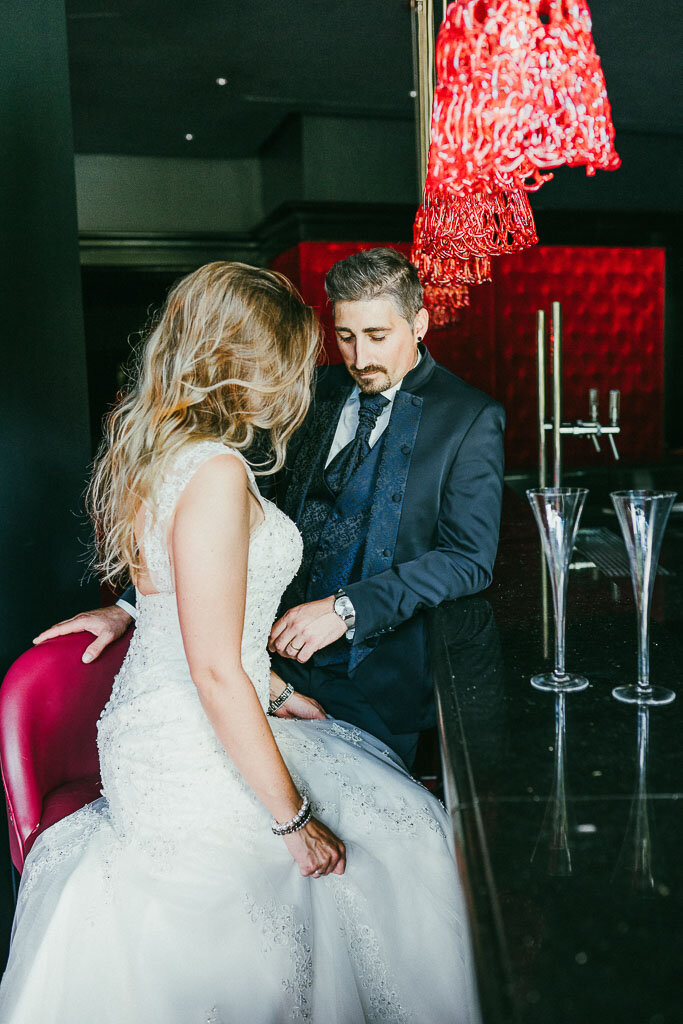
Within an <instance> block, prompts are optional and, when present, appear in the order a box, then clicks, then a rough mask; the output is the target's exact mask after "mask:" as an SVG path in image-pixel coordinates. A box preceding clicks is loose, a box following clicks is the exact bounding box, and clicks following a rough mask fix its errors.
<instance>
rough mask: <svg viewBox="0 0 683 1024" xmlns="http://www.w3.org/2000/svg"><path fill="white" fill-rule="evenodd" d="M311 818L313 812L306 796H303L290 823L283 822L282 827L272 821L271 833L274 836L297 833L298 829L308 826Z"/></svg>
mask: <svg viewBox="0 0 683 1024" xmlns="http://www.w3.org/2000/svg"><path fill="white" fill-rule="evenodd" d="M312 817H313V810H312V808H311V801H310V800H309V799H308V797H307V796H306V795H304V799H303V802H302V804H301V807H300V808H299V810H298V811H297V812H296V814H295V815H294V817H293V818H291V819H290V821H285V822H284V823H283V824H282V825H279V824H278V823H277V821H275V819H273V825H272V833H273V835H274V836H288V835H290V834H291V833H292V832H298V831H299V829H302V828H303V827H304V826H305V825H308V823H309V821H310V820H311V818H312Z"/></svg>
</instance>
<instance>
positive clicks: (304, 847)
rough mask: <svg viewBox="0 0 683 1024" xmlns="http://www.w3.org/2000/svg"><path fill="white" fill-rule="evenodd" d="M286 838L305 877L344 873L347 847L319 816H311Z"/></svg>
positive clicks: (287, 844) (285, 840) (286, 842)
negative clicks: (301, 826)
mask: <svg viewBox="0 0 683 1024" xmlns="http://www.w3.org/2000/svg"><path fill="white" fill-rule="evenodd" d="M282 838H283V839H284V842H285V845H286V847H287V849H288V850H289V852H290V853H291V855H292V857H293V858H294V860H295V861H296V862H297V864H298V865H299V871H300V872H301V874H302V875H303V876H304V878H306V877H310V876H313V878H320V877H321V876H322V875H330V874H334V875H343V874H344V870H345V868H346V847H345V846H344V844H343V843H342V841H341V839H337V837H336V836H335V834H334V832H331V831H330V830H329V828H328V827H327V825H323V823H322V822H321V821H318V819H317V818H311V820H310V821H309V823H308V824H307V825H304V827H303V828H300V829H299V831H298V832H291V833H290V834H289V835H288V836H283V837H282Z"/></svg>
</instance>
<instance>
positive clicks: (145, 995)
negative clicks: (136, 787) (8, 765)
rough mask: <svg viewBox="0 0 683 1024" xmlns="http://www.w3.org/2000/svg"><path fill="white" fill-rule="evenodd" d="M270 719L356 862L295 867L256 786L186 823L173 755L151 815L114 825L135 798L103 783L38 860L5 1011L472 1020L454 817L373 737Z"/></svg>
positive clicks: (230, 775) (25, 890) (154, 1023)
mask: <svg viewBox="0 0 683 1024" xmlns="http://www.w3.org/2000/svg"><path fill="white" fill-rule="evenodd" d="M272 724H273V730H274V733H275V736H276V739H277V741H278V745H279V746H280V749H281V750H282V753H283V756H284V758H285V760H286V762H287V764H288V766H289V768H290V771H291V772H292V775H293V777H294V779H295V781H296V782H297V783H298V784H299V785H301V786H302V787H303V788H305V790H306V791H307V792H308V793H309V794H310V796H311V799H312V801H313V804H314V807H315V810H316V814H317V816H318V817H319V818H320V819H321V820H322V821H324V822H325V823H326V824H327V825H328V826H329V827H330V828H332V829H333V831H335V832H336V833H337V834H338V835H339V836H340V837H341V838H342V839H343V840H344V842H345V843H346V847H347V856H348V861H347V869H346V872H345V874H344V875H343V876H336V875H331V876H327V877H323V878H319V879H313V878H303V877H302V876H301V875H300V873H299V869H298V867H297V865H296V864H295V863H294V862H293V860H292V858H291V856H290V854H289V852H288V851H287V849H286V847H285V845H284V843H283V842H282V840H280V839H278V838H276V837H275V836H273V835H272V833H271V832H270V828H269V818H268V815H267V813H265V811H264V810H263V809H262V808H261V807H260V805H258V803H257V802H256V801H254V800H251V798H248V802H249V806H250V807H251V808H252V810H253V814H251V815H250V814H244V813H241V812H240V811H239V808H238V804H239V800H236V802H235V805H234V806H235V808H237V810H236V812H235V813H234V814H232V813H231V811H232V810H233V806H232V805H231V804H229V805H228V806H225V807H224V808H223V811H222V812H221V811H220V809H219V808H217V806H216V802H215V800H213V799H207V800H206V801H205V802H204V803H203V802H202V801H201V800H198V799H197V796H196V794H197V793H199V792H201V790H200V789H199V788H197V789H196V790H195V791H194V800H195V803H196V804H197V805H198V806H196V807H195V812H196V818H195V821H194V822H193V823H192V827H191V828H189V827H188V821H187V807H185V808H184V809H183V816H184V817H183V822H184V825H183V829H182V830H179V829H178V828H176V827H175V825H176V823H175V822H174V821H173V820H172V819H173V817H174V812H173V806H174V804H173V793H174V780H173V771H171V770H167V773H166V776H165V778H167V784H168V792H167V793H166V798H165V799H164V800H163V801H162V802H161V804H160V806H161V811H160V813H159V816H158V819H157V820H156V821H155V822H154V823H153V824H152V825H150V823H149V819H147V827H146V828H144V829H141V830H138V829H136V828H135V827H134V826H133V825H131V824H130V822H131V821H133V822H134V821H135V819H134V818H132V819H126V822H125V823H124V825H122V822H121V817H120V814H119V813H118V806H119V803H120V801H122V800H124V798H125V793H124V794H123V795H122V793H121V792H117V793H116V799H115V800H112V801H111V802H110V801H108V800H107V799H106V798H105V797H102V798H101V799H99V800H97V801H95V802H94V803H92V804H89V805H88V806H86V807H84V808H82V809H81V810H80V811H77V812H75V813H74V814H72V815H70V816H69V817H68V818H65V819H63V820H62V821H60V822H58V823H57V824H55V825H53V826H52V827H51V828H49V829H48V830H47V831H46V832H45V833H44V834H43V835H42V836H41V837H40V838H39V839H38V840H37V842H36V844H35V846H34V848H33V849H32V850H31V852H30V854H29V856H28V858H27V862H26V867H25V870H24V874H23V876H22V883H21V888H20V891H19V901H18V907H17V913H16V917H15V923H14V929H13V937H12V947H11V953H10V959H9V963H8V967H7V970H6V972H5V976H4V978H3V981H2V985H1V986H0V1022H1V1024H283V1022H285V1021H310V1022H313V1024H362V1022H390V1024H402V1022H408V1021H414V1022H415V1024H475V1022H476V1021H478V1019H479V1017H478V1011H477V1007H476V995H475V987H474V979H473V970H472V957H471V951H470V945H469V939H468V930H467V924H466V917H465V906H464V900H463V895H462V888H461V884H460V881H459V877H458V873H457V869H456V865H455V861H454V858H453V855H452V851H451V846H450V841H449V838H448V837H449V822H448V818H447V815H446V812H445V811H444V810H443V808H442V807H441V805H440V804H439V802H438V801H437V800H435V799H434V798H433V797H432V796H431V795H430V794H429V793H427V791H426V790H425V789H424V788H423V787H422V786H420V785H419V783H417V782H415V781H414V780H413V779H411V778H410V776H409V775H408V773H407V772H406V771H405V770H404V769H403V767H402V766H401V764H400V763H399V762H397V760H396V759H395V757H394V756H393V755H392V754H391V753H390V752H389V751H386V750H384V749H383V747H382V745H381V744H380V743H379V742H378V741H377V740H375V739H374V738H373V737H371V736H369V735H368V734H367V733H364V732H362V731H361V730H359V729H356V728H354V727H351V726H348V725H345V724H344V723H340V722H334V721H332V720H327V721H320V722H298V721H279V720H275V721H274V722H273V723H272ZM216 756H217V757H220V756H222V755H221V754H220V752H217V754H216ZM180 761H181V765H180V766H179V769H178V770H179V771H182V774H183V776H184V777H185V778H187V773H188V770H189V769H188V766H187V765H183V764H182V757H180ZM226 761H227V759H226ZM195 767H197V768H200V766H199V765H197V766H195ZM150 771H151V769H150ZM190 774H191V772H190ZM103 778H104V774H103ZM211 779H212V771H210V770H207V772H206V785H207V786H211ZM226 779H228V782H229V783H230V784H231V785H232V784H233V782H234V770H231V771H227V770H226ZM230 780H233V782H230ZM105 790H106V781H105ZM151 792H153V793H154V792H155V790H154V789H153V788H152V790H151ZM240 792H241V793H242V794H244V789H243V788H241V789H240ZM137 797H138V794H136V793H134V792H131V793H130V801H131V802H134V800H135V799H137ZM124 802H125V801H124ZM182 805H183V799H182V798H181V797H180V796H179V797H178V806H179V807H181V806H182ZM165 822H167V824H168V829H166V828H165ZM124 826H125V827H124Z"/></svg>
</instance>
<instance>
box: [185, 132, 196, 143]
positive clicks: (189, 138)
mask: <svg viewBox="0 0 683 1024" xmlns="http://www.w3.org/2000/svg"><path fill="white" fill-rule="evenodd" d="M193 138H194V135H193V134H192V132H187V133H186V135H185V141H186V142H192V140H193Z"/></svg>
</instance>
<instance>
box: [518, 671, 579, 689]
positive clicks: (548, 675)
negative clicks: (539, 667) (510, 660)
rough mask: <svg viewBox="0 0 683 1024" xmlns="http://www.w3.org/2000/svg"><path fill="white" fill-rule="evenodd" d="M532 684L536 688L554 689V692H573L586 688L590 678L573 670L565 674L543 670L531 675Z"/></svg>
mask: <svg viewBox="0 0 683 1024" xmlns="http://www.w3.org/2000/svg"><path fill="white" fill-rule="evenodd" d="M531 685H532V686H533V687H534V688H535V689H536V690H546V691H547V690H552V692H553V693H573V692H574V691H576V690H585V689H586V687H587V686H588V680H587V679H586V677H585V676H577V675H574V674H573V673H572V672H565V673H564V675H561V676H560V675H556V674H555V673H554V672H541V673H540V674H539V675H537V676H532V677H531Z"/></svg>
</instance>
